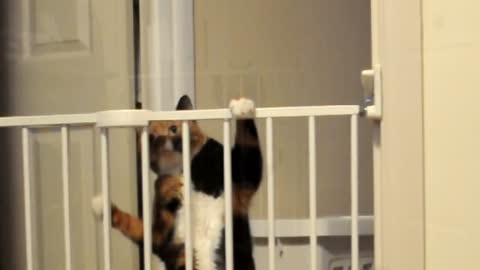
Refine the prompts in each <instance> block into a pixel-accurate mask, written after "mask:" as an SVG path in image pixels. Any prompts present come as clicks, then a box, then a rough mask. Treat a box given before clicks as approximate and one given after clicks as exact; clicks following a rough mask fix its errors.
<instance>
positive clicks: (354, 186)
mask: <svg viewBox="0 0 480 270" xmlns="http://www.w3.org/2000/svg"><path fill="white" fill-rule="evenodd" d="M350 126H351V128H350V147H351V150H350V155H351V157H350V159H351V160H350V166H351V168H350V176H351V191H350V196H351V216H352V217H351V218H352V222H351V246H352V247H351V249H352V270H358V267H359V263H360V261H359V244H358V242H359V239H358V116H357V115H352V116H351V120H350Z"/></svg>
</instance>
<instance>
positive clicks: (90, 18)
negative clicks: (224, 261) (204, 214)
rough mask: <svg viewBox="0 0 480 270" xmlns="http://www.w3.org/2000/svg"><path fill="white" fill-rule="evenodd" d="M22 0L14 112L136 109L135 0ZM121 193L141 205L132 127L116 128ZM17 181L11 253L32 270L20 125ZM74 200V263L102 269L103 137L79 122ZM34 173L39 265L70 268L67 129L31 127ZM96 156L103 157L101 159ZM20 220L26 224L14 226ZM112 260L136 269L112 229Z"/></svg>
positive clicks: (116, 186) (15, 35)
mask: <svg viewBox="0 0 480 270" xmlns="http://www.w3.org/2000/svg"><path fill="white" fill-rule="evenodd" d="M10 2H12V3H14V6H12V7H11V8H12V9H11V10H10V13H11V14H13V15H12V16H11V18H13V23H12V26H13V27H12V28H11V37H12V40H13V43H11V44H10V49H11V51H10V52H9V53H10V61H11V63H12V64H13V65H14V67H15V68H14V71H15V72H14V73H13V80H12V82H13V88H12V90H11V92H10V93H9V101H8V103H9V114H10V115H32V114H63V113H84V112H95V111H99V110H106V109H126V108H134V87H133V79H134V76H133V75H134V65H133V63H134V59H133V55H134V53H133V27H132V25H133V21H132V18H133V14H132V7H133V3H132V2H131V1H128V0H102V1H93V0H70V1H65V0H22V1H10ZM111 134H112V136H111V137H112V141H111V147H110V149H111V152H110V154H111V155H112V159H111V160H112V161H111V162H112V163H111V177H112V178H111V179H112V181H111V183H112V184H111V186H112V187H111V188H112V192H113V194H112V199H113V200H115V201H116V202H117V203H118V204H119V205H121V206H122V207H123V208H126V209H128V210H130V211H131V212H135V210H136V207H135V206H136V183H135V166H134V164H135V150H134V145H135V143H134V142H135V141H134V136H133V132H132V131H125V130H118V131H114V132H112V133H111ZM10 135H12V137H11V138H10V139H11V140H12V142H14V143H10V145H11V147H10V148H9V149H8V150H9V151H11V154H12V157H13V158H12V163H11V164H13V166H12V170H11V171H12V175H11V176H10V182H9V183H10V185H9V188H11V190H12V192H13V193H14V194H16V195H15V196H13V200H14V201H13V205H14V209H18V211H17V212H18V213H22V214H17V215H15V217H14V219H13V220H12V223H13V224H12V227H13V228H14V229H13V230H14V231H13V232H12V234H11V235H12V239H11V241H12V242H14V243H15V245H14V248H13V249H12V251H11V252H12V253H13V254H12V257H14V258H15V259H13V260H12V262H17V263H18V264H16V265H10V267H9V269H25V265H23V263H24V262H25V247H24V240H23V237H24V226H23V224H24V222H23V200H22V198H23V195H22V194H23V192H22V188H23V186H22V184H21V183H22V181H21V173H20V172H21V170H20V169H21V164H22V163H21V156H20V155H19V152H20V151H18V150H19V149H21V148H20V144H18V140H17V138H19V136H18V135H19V133H15V132H13V133H10ZM70 138H71V140H70V155H71V160H72V164H71V182H70V197H71V198H70V201H69V203H70V209H71V216H70V218H71V224H72V228H71V235H72V252H71V253H72V257H71V258H72V259H71V260H72V265H73V269H100V267H101V265H103V264H102V262H101V260H102V257H103V256H102V249H101V248H100V247H101V246H100V244H101V243H100V242H99V241H100V240H99V239H101V230H100V227H99V224H97V223H96V222H95V221H94V219H93V216H92V215H91V212H90V199H91V197H92V196H93V194H94V193H96V192H99V190H100V181H99V177H98V175H99V166H98V164H99V162H98V158H97V157H98V155H95V153H96V152H98V151H97V150H98V136H96V131H95V130H93V129H91V128H75V129H72V130H71V131H70ZM32 145H33V154H34V156H35V157H39V156H42V158H41V159H38V158H37V159H35V162H34V163H33V165H32V166H33V169H34V174H33V175H34V177H33V179H32V182H33V184H32V194H33V200H32V202H33V203H32V204H33V205H32V207H33V208H32V209H33V216H32V220H33V222H34V226H33V241H34V252H33V253H34V269H49V270H50V269H52V270H63V269H66V267H65V264H66V259H65V258H66V256H65V244H64V237H63V235H64V224H63V207H64V205H65V204H64V201H63V197H62V192H61V191H62V184H61V183H62V182H61V170H60V166H58V164H61V163H60V160H61V152H60V134H59V132H58V130H52V129H42V130H37V131H34V132H33V136H32ZM92 157H95V158H93V159H92ZM15 224H18V226H15ZM112 238H113V239H112V241H113V242H112V247H113V251H112V269H136V268H138V262H137V253H138V252H137V249H136V247H135V246H134V245H133V244H131V243H130V242H129V241H128V240H126V239H125V238H124V237H122V236H120V235H119V234H118V233H112Z"/></svg>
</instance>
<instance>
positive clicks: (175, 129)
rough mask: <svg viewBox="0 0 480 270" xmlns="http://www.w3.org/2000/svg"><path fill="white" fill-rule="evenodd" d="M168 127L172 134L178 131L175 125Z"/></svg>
mask: <svg viewBox="0 0 480 270" xmlns="http://www.w3.org/2000/svg"><path fill="white" fill-rule="evenodd" d="M169 129H170V132H172V133H173V134H177V131H178V129H177V126H170V128H169Z"/></svg>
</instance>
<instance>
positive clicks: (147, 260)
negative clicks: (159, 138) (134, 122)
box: [141, 127, 152, 270]
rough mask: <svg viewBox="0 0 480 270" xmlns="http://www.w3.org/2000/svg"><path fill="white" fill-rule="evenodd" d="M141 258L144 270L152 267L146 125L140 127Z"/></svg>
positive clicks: (149, 269)
mask: <svg viewBox="0 0 480 270" xmlns="http://www.w3.org/2000/svg"><path fill="white" fill-rule="evenodd" d="M141 140H142V194H143V202H142V204H143V232H144V239H143V240H144V241H143V258H144V264H145V270H151V269H152V216H151V215H152V211H151V207H150V205H151V204H150V196H151V193H150V177H149V173H150V167H149V164H150V157H149V142H148V127H143V129H142V138H141Z"/></svg>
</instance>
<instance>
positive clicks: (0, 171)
mask: <svg viewBox="0 0 480 270" xmlns="http://www.w3.org/2000/svg"><path fill="white" fill-rule="evenodd" d="M8 3H10V1H5V0H3V1H0V116H7V115H8V114H9V113H10V109H11V108H9V100H8V96H9V91H10V89H9V86H10V84H9V77H10V76H9V72H10V70H9V66H8V61H7V54H8V50H7V49H8V48H7V46H8V41H9V29H8V26H9V23H8V19H9V18H8V17H9V16H8V8H9V7H8ZM0 149H2V154H1V155H0V212H1V213H2V217H3V218H2V222H0V269H14V268H16V267H17V266H18V264H17V265H16V264H15V259H16V258H18V257H19V256H18V254H16V252H17V251H18V248H17V247H18V245H14V244H12V243H14V241H21V239H17V238H16V235H15V227H14V226H15V219H14V218H13V217H14V215H18V214H20V213H22V212H23V211H17V213H15V209H14V202H15V198H14V197H13V194H14V191H13V189H14V183H13V181H12V171H11V170H12V164H11V162H12V160H11V159H12V158H11V155H10V154H11V151H12V146H11V142H10V141H9V130H7V129H5V128H1V129H0ZM17 237H18V235H17ZM20 265H22V264H20Z"/></svg>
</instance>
